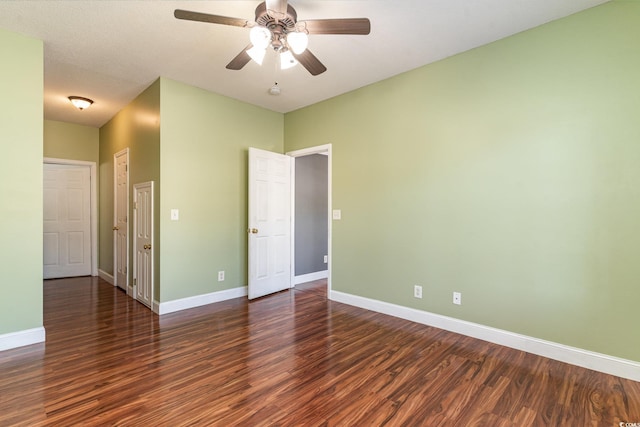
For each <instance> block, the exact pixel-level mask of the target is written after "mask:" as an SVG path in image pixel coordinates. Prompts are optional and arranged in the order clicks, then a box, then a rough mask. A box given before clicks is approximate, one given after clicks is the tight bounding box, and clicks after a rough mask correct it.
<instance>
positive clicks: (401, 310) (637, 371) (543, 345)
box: [329, 291, 640, 381]
mask: <svg viewBox="0 0 640 427" xmlns="http://www.w3.org/2000/svg"><path fill="white" fill-rule="evenodd" d="M329 299H331V300H333V301H337V302H341V303H344V304H349V305H353V306H356V307H360V308H364V309H366V310H371V311H375V312H378V313H383V314H388V315H390V316H394V317H399V318H401V319H406V320H410V321H412V322H417V323H422V324H424V325H429V326H433V327H436V328H440V329H444V330H447V331H451V332H456V333H458V334H462V335H466V336H469V337H473V338H478V339H481V340H484V341H489V342H492V343H495V344H500V345H503V346H505V347H511V348H514V349H516V350H522V351H526V352H528V353H532V354H536V355H538V356H544V357H548V358H549V359H554V360H559V361H561V362H565V363H569V364H571V365H576V366H581V367H583V368H587V369H592V370H594V371H599V372H604V373H606V374H610V375H615V376H618V377H622V378H628V379H630V380H634V381H640V362H636V361H632V360H626V359H621V358H618V357H614V356H609V355H606V354H602V353H596V352H593V351H588V350H583V349H580V348H576V347H570V346H567V345H564V344H558V343H555V342H551V341H545V340H542V339H538V338H533V337H529V336H526V335H521V334H516V333H513V332H509V331H505V330H502V329H496V328H492V327H489V326H484V325H480V324H478V323H473V322H467V321H465V320H460V319H455V318H453V317H448V316H443V315H440V314H434V313H430V312H428V311H422V310H417V309H414V308H409V307H403V306H400V305H395V304H390V303H387V302H383V301H378V300H374V299H369V298H364V297H361V296H357V295H351V294H347V293H343V292H338V291H331V292H330V293H329Z"/></svg>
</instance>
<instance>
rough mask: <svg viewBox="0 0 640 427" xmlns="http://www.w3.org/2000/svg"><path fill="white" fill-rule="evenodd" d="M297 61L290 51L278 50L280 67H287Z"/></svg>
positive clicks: (282, 68)
mask: <svg viewBox="0 0 640 427" xmlns="http://www.w3.org/2000/svg"><path fill="white" fill-rule="evenodd" d="M297 63H298V61H296V58H294V57H293V55H292V54H291V51H289V50H285V51H284V52H280V69H281V70H286V69H287V68H291V67H294V66H295V65H296V64H297Z"/></svg>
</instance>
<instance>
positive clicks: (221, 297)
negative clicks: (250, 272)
mask: <svg viewBox="0 0 640 427" xmlns="http://www.w3.org/2000/svg"><path fill="white" fill-rule="evenodd" d="M244 296H247V287H246V286H241V287H239V288H233V289H225V290H224V291H218V292H211V293H210V294H203V295H196V296H194V297H187V298H181V299H177V300H173V301H167V302H158V301H153V311H154V312H155V313H157V314H159V315H163V314H168V313H173V312H175V311H180V310H187V309H189V308H194V307H200V306H201V305H207V304H213V303H214V302H220V301H226V300H228V299H233V298H240V297H244Z"/></svg>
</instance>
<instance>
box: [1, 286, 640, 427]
mask: <svg viewBox="0 0 640 427" xmlns="http://www.w3.org/2000/svg"><path fill="white" fill-rule="evenodd" d="M44 295H45V297H44V300H45V307H44V324H45V327H46V331H47V342H46V344H36V345H32V346H28V347H23V348H19V349H13V350H8V351H5V352H0V426H39V425H52V426H75V425H85V426H112V425H117V426H171V427H174V426H238V425H242V426H263V425H264V426H267V425H268V426H324V425H327V426H328V425H341V426H379V425H388V426H414V425H415V426H491V427H497V426H607V427H614V426H616V427H617V426H619V425H620V423H621V422H623V423H627V422H628V423H634V422H635V423H640V383H638V382H634V381H630V380H624V379H621V378H617V377H613V376H609V375H605V374H601V373H597V372H594V371H590V370H587V369H582V368H578V367H575V366H571V365H567V364H563V363H560V362H556V361H553V360H550V359H545V358H542V357H538V356H534V355H531V354H528V353H524V352H521V351H517V350H512V349H509V348H505V347H501V346H498V345H494V344H489V343H486V342H484V341H480V340H476V339H472V338H468V337H464V336H461V335H457V334H453V333H449V332H445V331H442V330H438V329H435V328H431V327H426V326H424V325H420V324H416V323H412V322H408V321H405V320H401V319H396V318H393V317H389V316H385V315H381V314H376V313H372V312H367V311H365V310H361V309H358V308H354V307H350V306H347V305H344V304H340V303H336V302H331V301H328V300H327V299H326V290H325V283H324V282H322V281H321V282H312V283H311V284H306V285H301V286H298V287H297V288H296V289H295V290H291V291H285V292H281V293H278V294H275V295H272V296H269V297H265V298H262V299H259V300H256V301H252V302H248V301H247V300H246V299H244V298H239V299H234V300H230V301H226V302H222V303H217V304H211V305H208V306H204V307H200V308H195V309H191V310H186V311H183V312H178V313H173V314H167V315H165V316H162V317H161V318H159V317H158V316H156V315H154V314H153V313H152V312H151V311H149V310H148V309H146V308H145V307H143V306H142V305H140V304H138V303H137V302H135V301H132V300H131V299H129V298H127V297H126V295H125V294H124V293H123V292H122V291H119V290H117V289H114V288H113V287H112V286H111V285H109V284H107V283H106V282H104V281H102V280H99V279H96V278H77V279H65V280H52V281H46V282H45V284H44Z"/></svg>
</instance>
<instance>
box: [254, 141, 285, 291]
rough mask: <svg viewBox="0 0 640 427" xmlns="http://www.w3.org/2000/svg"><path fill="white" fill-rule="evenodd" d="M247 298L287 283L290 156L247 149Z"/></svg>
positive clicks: (276, 289) (281, 288) (273, 289)
mask: <svg viewBox="0 0 640 427" xmlns="http://www.w3.org/2000/svg"><path fill="white" fill-rule="evenodd" d="M248 205H249V224H248V225H249V229H248V235H249V243H248V245H249V292H248V293H249V298H250V299H253V298H258V297H261V296H263V295H267V294H270V293H273V292H278V291H281V290H283V289H288V288H290V287H291V158H290V157H289V156H285V155H282V154H278V153H272V152H269V151H264V150H258V149H256V148H250V149H249V201H248Z"/></svg>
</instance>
